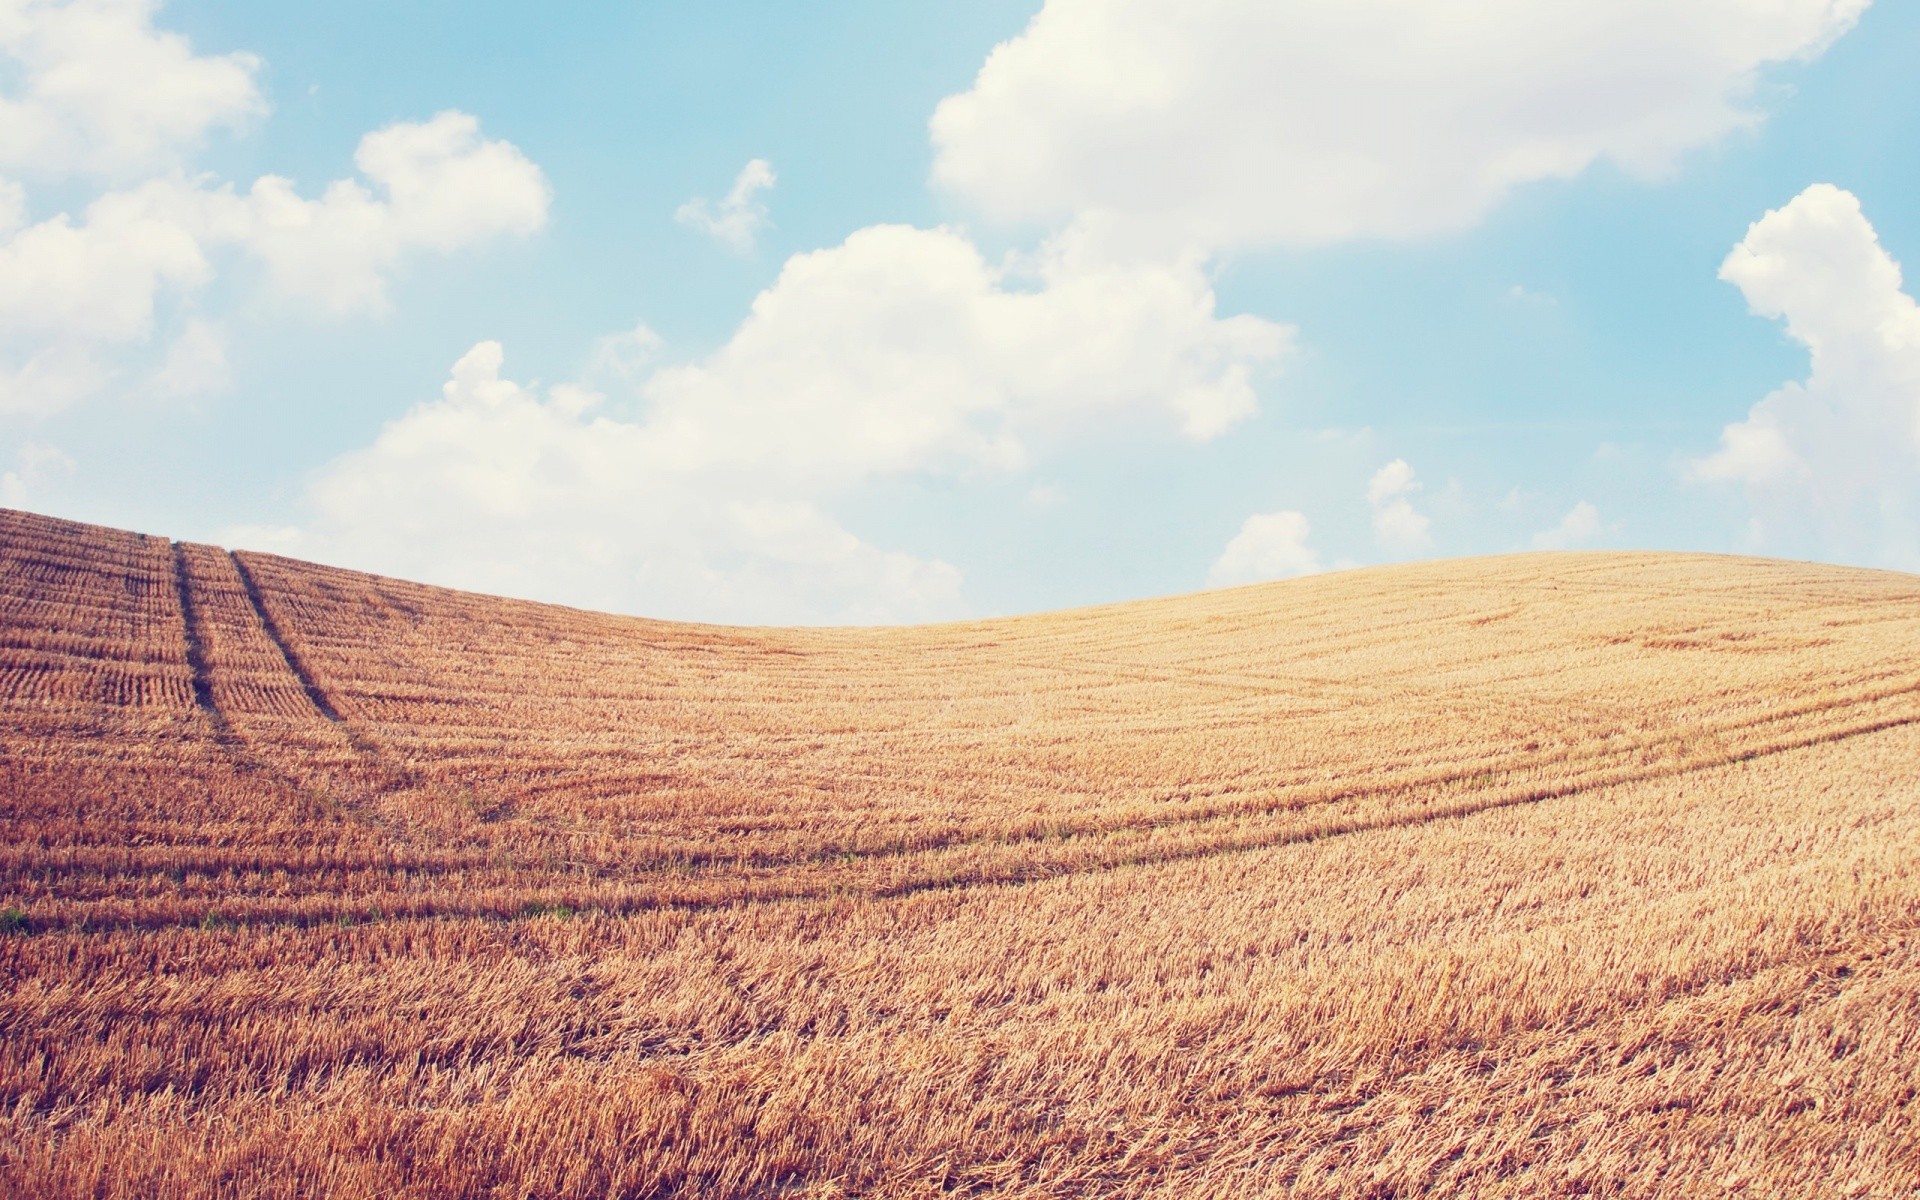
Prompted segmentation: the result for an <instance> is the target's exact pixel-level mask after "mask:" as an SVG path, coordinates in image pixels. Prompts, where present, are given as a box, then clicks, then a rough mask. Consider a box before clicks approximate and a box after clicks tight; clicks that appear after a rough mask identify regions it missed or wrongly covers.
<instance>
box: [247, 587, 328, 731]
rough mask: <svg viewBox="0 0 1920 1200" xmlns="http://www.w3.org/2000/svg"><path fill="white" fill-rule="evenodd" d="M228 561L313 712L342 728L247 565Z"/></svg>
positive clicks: (261, 625) (262, 626)
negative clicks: (231, 563) (282, 631)
mask: <svg viewBox="0 0 1920 1200" xmlns="http://www.w3.org/2000/svg"><path fill="white" fill-rule="evenodd" d="M227 557H228V558H230V559H232V560H233V569H234V571H235V572H236V573H237V574H238V575H239V576H240V586H241V588H243V589H244V590H245V591H246V593H247V602H248V603H250V604H252V605H253V611H254V613H255V614H256V615H257V616H259V618H260V627H261V628H262V629H264V630H266V633H267V640H268V641H271V642H272V643H273V646H274V649H276V650H278V651H279V652H280V658H281V660H282V661H284V662H285V663H286V664H287V671H288V673H290V674H291V675H292V676H293V677H294V679H296V680H298V681H299V684H300V688H301V690H302V691H304V692H306V694H307V699H308V700H310V701H312V703H313V707H314V709H315V710H316V711H318V712H319V714H320V715H321V716H323V717H325V718H326V719H327V720H329V721H332V722H333V723H334V724H336V725H338V724H340V723H341V717H340V713H339V710H337V709H335V708H334V706H333V702H332V701H331V700H329V699H327V693H326V692H325V691H324V690H322V689H321V687H320V684H319V683H318V682H317V681H316V680H315V679H314V677H313V675H312V673H311V672H309V671H308V670H307V668H306V664H305V663H303V662H302V661H301V660H300V656H299V655H298V654H297V653H295V652H294V650H293V648H292V647H291V646H289V645H288V644H287V639H286V636H285V635H284V634H283V633H281V631H280V625H279V623H278V622H276V621H275V620H274V619H273V614H272V613H270V612H268V611H267V606H266V603H265V602H264V601H263V600H261V598H260V587H259V585H258V584H256V583H254V581H253V573H252V572H251V571H248V570H247V564H246V563H245V562H243V561H241V559H240V556H239V555H237V554H231V553H229V554H228V555H227Z"/></svg>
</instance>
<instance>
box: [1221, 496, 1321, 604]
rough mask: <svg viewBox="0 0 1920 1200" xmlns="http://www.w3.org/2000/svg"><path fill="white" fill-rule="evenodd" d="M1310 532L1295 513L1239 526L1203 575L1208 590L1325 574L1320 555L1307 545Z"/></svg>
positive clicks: (1266, 516)
mask: <svg viewBox="0 0 1920 1200" xmlns="http://www.w3.org/2000/svg"><path fill="white" fill-rule="evenodd" d="M1311 532H1312V529H1311V527H1310V526H1309V525H1308V524H1307V518H1306V517H1305V516H1304V515H1302V514H1300V513H1297V512H1292V511H1286V512H1271V513H1255V514H1254V515H1253V516H1251V517H1248V518H1247V519H1246V521H1245V522H1243V523H1242V524H1241V526H1240V532H1239V533H1236V534H1234V536H1233V540H1232V541H1230V542H1228V543H1227V548H1226V549H1225V550H1223V551H1221V552H1220V557H1219V558H1218V559H1216V560H1214V564H1213V569H1212V570H1211V571H1209V572H1208V573H1207V583H1208V584H1209V586H1212V587H1228V586H1231V585H1233V584H1240V583H1260V582H1263V581H1265V580H1269V579H1290V578H1292V577H1294V576H1296V575H1313V574H1316V573H1318V572H1320V571H1323V570H1325V569H1326V568H1325V567H1323V566H1322V565H1321V563H1320V555H1319V554H1318V553H1317V552H1315V550H1314V549H1313V547H1311V546H1309V545H1307V536H1308V534H1310V533H1311Z"/></svg>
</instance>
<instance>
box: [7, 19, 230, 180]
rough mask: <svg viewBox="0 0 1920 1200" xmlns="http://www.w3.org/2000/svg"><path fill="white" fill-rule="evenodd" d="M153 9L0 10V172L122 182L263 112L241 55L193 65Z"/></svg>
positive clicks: (196, 57) (183, 43) (187, 48)
mask: <svg viewBox="0 0 1920 1200" xmlns="http://www.w3.org/2000/svg"><path fill="white" fill-rule="evenodd" d="M156 8H157V4H156V3H154V2H153V0H0V170H7V171H12V172H20V173H25V174H29V175H36V176H51V177H58V176H64V175H72V174H98V175H121V174H125V173H127V172H129V171H135V170H142V169H152V168H156V167H164V166H168V165H171V164H173V163H174V162H175V161H176V160H177V157H178V156H179V154H180V153H181V152H182V151H185V150H189V149H191V148H193V147H194V146H196V145H197V144H198V143H200V141H201V140H202V139H204V137H205V136H206V134H207V133H208V132H209V131H210V130H213V129H215V128H219V127H222V126H229V127H230V126H235V125H240V124H243V123H244V122H246V121H247V120H249V119H251V118H253V117H255V116H257V115H258V114H260V113H261V112H263V111H264V110H265V104H264V102H263V101H262V100H261V98H260V93H259V90H258V88H257V87H256V86H255V83H254V76H255V75H256V74H257V73H258V71H259V68H260V62H259V60H258V59H257V58H255V57H254V56H253V55H250V54H222V55H201V54H196V53H194V50H193V47H192V46H191V45H190V44H189V43H188V41H187V39H186V38H184V37H181V36H180V35H179V34H177V33H166V32H162V31H160V30H156V29H155V28H154V27H153V13H154V10H155V9H156Z"/></svg>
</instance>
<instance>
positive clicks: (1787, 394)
mask: <svg viewBox="0 0 1920 1200" xmlns="http://www.w3.org/2000/svg"><path fill="white" fill-rule="evenodd" d="M1720 277H1721V278H1722V279H1725V280H1726V281H1727V282H1729V283H1732V284H1733V285H1734V286H1736V287H1738V288H1739V289H1740V291H1741V293H1742V294H1743V295H1744V296H1745V297H1746V300H1747V304H1748V306H1749V307H1750V308H1751V309H1752V311H1753V312H1754V314H1755V315H1756V316H1761V317H1767V318H1770V319H1776V320H1782V321H1784V322H1785V323H1786V329H1787V334H1788V336H1789V337H1791V338H1792V339H1793V340H1794V341H1796V342H1799V343H1800V344H1801V345H1803V346H1805V347H1806V348H1807V352H1808V357H1809V360H1810V369H1809V371H1808V374H1807V377H1806V378H1805V379H1803V380H1800V381H1797V382H1791V383H1787V384H1784V385H1782V386H1781V387H1780V388H1779V389H1777V390H1776V391H1774V392H1773V393H1772V394H1770V395H1768V396H1767V397H1766V398H1764V399H1763V400H1761V401H1760V402H1759V403H1758V404H1755V405H1754V406H1753V409H1752V411H1751V412H1750V413H1748V415H1747V417H1746V419H1745V420H1742V421H1737V422H1735V423H1733V424H1731V425H1728V426H1727V427H1726V429H1725V430H1724V431H1723V432H1722V433H1721V439H1720V440H1721V445H1720V449H1719V450H1718V451H1716V452H1715V453H1713V454H1711V455H1708V456H1706V457H1704V458H1702V459H1699V460H1696V461H1695V462H1693V463H1692V464H1690V466H1689V469H1688V474H1689V475H1690V477H1692V478H1694V479H1696V480H1701V481H1719V482H1736V483H1741V484H1744V485H1746V492H1747V496H1748V498H1749V500H1750V501H1751V503H1752V504H1753V506H1754V509H1755V512H1756V517H1755V524H1754V528H1755V529H1756V530H1757V531H1759V533H1760V544H1761V545H1763V546H1773V547H1776V548H1779V547H1783V546H1784V547H1793V548H1798V549H1804V550H1808V551H1810V552H1812V553H1815V554H1817V555H1818V556H1820V557H1826V558H1835V557H1838V558H1850V559H1865V560H1869V561H1878V562H1885V563H1888V564H1890V565H1905V566H1913V565H1920V306H1916V305H1915V303H1914V300H1913V298H1912V297H1911V296H1909V295H1907V294H1906V292H1905V291H1903V290H1902V283H1901V274H1900V267H1899V264H1898V263H1896V262H1894V260H1893V258H1892V256H1891V255H1889V254H1888V253H1887V252H1886V250H1885V249H1884V248H1882V247H1881V245H1880V241H1879V238H1878V236H1877V235H1876V234H1875V232H1874V229H1873V226H1872V225H1871V224H1869V223H1868V221H1867V219H1866V217H1865V215H1864V214H1863V213H1862V212H1861V209H1860V203H1859V201H1858V199H1856V198H1855V197H1854V196H1853V194H1852V193H1850V192H1846V191H1843V190H1841V189H1840V188H1837V187H1834V186H1832V185H1831V184H1824V183H1823V184H1815V185H1814V186H1812V187H1809V188H1807V189H1806V190H1805V191H1803V192H1801V193H1800V195H1798V196H1796V197H1795V198H1794V199H1793V201H1792V202H1791V203H1789V204H1787V205H1786V206H1785V207H1783V208H1779V209H1776V210H1774V211H1772V212H1769V213H1768V214H1767V215H1766V216H1765V217H1763V218H1761V219H1760V220H1759V221H1757V222H1755V223H1754V224H1753V226H1752V227H1751V228H1750V229H1748V231H1747V236H1746V237H1745V239H1743V240H1742V241H1741V242H1740V244H1739V245H1738V246H1737V247H1735V248H1734V250H1733V253H1731V254H1730V255H1728V257H1727V260H1726V262H1725V263H1724V264H1723V265H1722V266H1721V268H1720Z"/></svg>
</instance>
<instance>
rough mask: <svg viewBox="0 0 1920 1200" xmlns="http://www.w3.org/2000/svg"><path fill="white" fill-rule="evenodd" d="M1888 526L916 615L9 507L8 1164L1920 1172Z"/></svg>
mask: <svg viewBox="0 0 1920 1200" xmlns="http://www.w3.org/2000/svg"><path fill="white" fill-rule="evenodd" d="M1917 929H1920V578H1916V577H1914V576H1908V575H1901V574H1894V573H1888V572H1875V571H1864V570H1855V569H1847V568H1838V567H1826V566H1814V565H1808V564H1800V563H1785V562H1776V561H1768V560H1759V559H1744V558H1731V557H1724V556H1712V555H1682V554H1621V553H1561V554H1533V555H1517V556H1511V557H1504V558H1490V559H1479V560H1467V561H1452V562H1436V563H1423V564H1418V565H1410V566H1397V567H1385V568H1373V569H1367V570H1357V571H1348V572H1341V573H1337V574H1333V575H1326V576H1318V577H1313V578H1307V579H1300V580H1292V581H1287V582H1283V583H1275V584H1266V585H1259V586H1255V587H1248V588H1239V589H1233V590H1228V591H1219V592H1211V593H1205V594H1200V595H1192V596H1182V597H1175V598H1170V599H1161V600H1150V601H1141V602H1135V603H1128V604H1121V605H1113V606H1107V607H1101V608H1090V609H1082V610H1075V611H1069V612H1061V613H1050V614H1044V615H1038V616H1027V617H1016V618H1006V619H997V620H989V621H978V622H970V623H964V624H952V625H941V626H927V627H914V628H862V629H745V628H726V627H718V626H701V625H691V624H675V623H668V622H659V621H649V620H643V619H637V618H630V617H616V616H607V615H601V614H595V613H589V612H582V611H577V610H572V609H565V608H558V607H551V606H544V605H538V604H532V603H525V602H518V601H509V600H501V599H495V598H490V597H484V596H476V595H470V594H466V593H460V592H454V591H448V590H444V589H438V588H433V587H427V586H423V585H418V584H412V583H405V582H400V581H397V580H392V579H385V578H379V577H375V576H369V575H363V574H356V573H353V572H349V571H343V570H337V569H334V568H329V567H321V566H315V565H311V564H305V563H300V562H295V561H291V560H288V559H283V558H277V557H274V556H271V555H263V554H253V553H237V554H230V553H228V552H226V551H224V550H220V549H217V548H214V547H210V546H202V545H194V544H183V543H173V542H170V541H168V540H165V539H163V538H157V537H147V536H142V535H138V534H132V533H124V532H119V531H115V530H108V529H103V528H98V527H93V526H84V525H77V524H72V523H68V522H63V521H57V520H53V519H50V518H44V517H38V516H33V515H29V514H25V513H18V512H12V511H7V510H0V1195H6V1196H45V1197H82V1196H84V1197H98V1198H101V1200H120V1198H127V1200H131V1198H134V1197H173V1196H179V1197H186V1196H221V1197H234V1198H252V1197H310V1196H321V1195H326V1196H343V1197H361V1196H364V1197H374V1196H414V1197H438V1196H460V1197H474V1198H480V1197H488V1198H495V1197H498V1198H506V1197H513V1198H520V1197H549V1196H552V1197H580V1198H586V1197H595V1198H600V1197H665V1196H677V1195H688V1196H694V1195H697V1196H711V1197H742V1198H744V1197H775V1196H793V1197H801V1196H806V1197H838V1196H938V1195H978V1194H988V1193H991V1194H995V1195H1008V1196H1020V1197H1041V1196H1048V1197H1052V1196H1068V1197H1167V1198H1172V1197H1222V1198H1225V1197H1243V1196H1260V1195H1273V1196H1309V1197H1313V1196H1328V1197H1332V1196H1355V1197H1358V1196H1366V1197H1390V1196H1409V1195H1418V1194H1426V1193H1429V1192H1431V1193H1437V1194H1452V1195H1484V1196H1514V1197H1523V1196H1524V1197H1532V1196H1573V1195H1595V1196H1651V1195H1670V1196H1689V1197H1692V1196H1706V1195H1713V1196H1753V1197H1780V1196H1809V1197H1812V1196H1887V1197H1893V1196H1909V1195H1912V1194H1914V1193H1915V1192H1916V1190H1920V941H1917V940H1916V930H1917Z"/></svg>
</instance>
